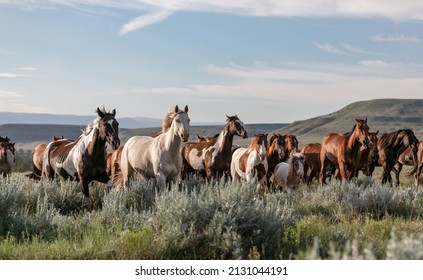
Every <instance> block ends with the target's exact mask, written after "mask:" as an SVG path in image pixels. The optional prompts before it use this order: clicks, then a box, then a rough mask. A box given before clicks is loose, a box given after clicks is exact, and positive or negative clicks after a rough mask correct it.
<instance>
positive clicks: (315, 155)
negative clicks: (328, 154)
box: [300, 143, 322, 185]
mask: <svg viewBox="0 0 423 280" xmlns="http://www.w3.org/2000/svg"><path fill="white" fill-rule="evenodd" d="M321 148H322V144H320V143H309V144H307V145H305V146H304V147H303V148H302V149H301V152H300V153H301V154H302V155H303V156H304V182H305V183H306V184H307V185H310V184H311V181H313V179H314V178H317V179H319V172H320V150H321Z"/></svg>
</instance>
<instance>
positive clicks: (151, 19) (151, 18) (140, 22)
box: [119, 10, 174, 35]
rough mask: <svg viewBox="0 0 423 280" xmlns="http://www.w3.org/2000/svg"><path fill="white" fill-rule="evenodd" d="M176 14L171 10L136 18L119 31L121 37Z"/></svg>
mask: <svg viewBox="0 0 423 280" xmlns="http://www.w3.org/2000/svg"><path fill="white" fill-rule="evenodd" d="M173 13H174V11H170V10H162V11H159V12H152V13H147V14H145V15H142V16H140V17H136V18H134V19H133V20H131V21H130V22H128V23H126V24H125V25H124V26H122V28H121V29H120V31H119V35H124V34H127V33H129V32H131V31H134V30H137V29H140V28H143V27H146V26H148V25H151V24H154V23H156V22H159V21H162V20H164V19H165V18H168V17H169V16H171V15H172V14H173Z"/></svg>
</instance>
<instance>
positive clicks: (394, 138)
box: [369, 129, 419, 185]
mask: <svg viewBox="0 0 423 280" xmlns="http://www.w3.org/2000/svg"><path fill="white" fill-rule="evenodd" d="M418 145H419V140H417V138H416V136H415V135H414V132H413V131H412V130H411V129H400V130H397V131H394V132H391V133H384V134H382V135H381V136H378V141H377V148H378V150H379V153H378V154H379V160H378V162H377V164H376V163H373V164H371V165H370V171H369V172H370V174H372V173H373V170H374V168H375V166H382V168H383V177H382V183H383V184H385V183H386V182H388V183H389V184H391V185H392V176H391V171H392V170H393V168H394V166H395V164H396V163H397V162H398V158H399V157H400V155H401V154H402V153H403V152H404V151H405V150H406V149H407V148H408V147H410V149H411V157H412V159H413V162H414V166H413V170H412V171H411V172H410V173H411V174H413V173H415V172H416V170H417V168H418V162H417V149H418ZM416 176H417V174H416ZM397 183H399V181H398V182H397ZM415 184H416V185H418V178H415Z"/></svg>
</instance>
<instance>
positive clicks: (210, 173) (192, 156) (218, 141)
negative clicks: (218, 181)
mask: <svg viewBox="0 0 423 280" xmlns="http://www.w3.org/2000/svg"><path fill="white" fill-rule="evenodd" d="M226 117H227V118H228V119H227V120H226V125H225V126H224V127H223V129H222V131H221V132H220V134H219V136H218V137H217V138H214V139H212V140H210V141H209V142H202V143H187V144H185V145H184V146H183V147H182V158H183V166H182V170H181V178H182V179H185V178H186V177H187V175H188V173H192V172H199V173H200V174H202V176H203V177H207V178H208V179H211V178H212V177H214V176H216V175H217V174H219V173H220V174H226V173H227V172H228V171H229V169H230V165H231V157H232V143H233V139H234V136H235V135H238V136H241V137H242V138H247V131H246V130H245V128H244V124H243V122H242V121H241V120H240V119H239V118H238V116H236V115H235V116H232V117H228V116H226Z"/></svg>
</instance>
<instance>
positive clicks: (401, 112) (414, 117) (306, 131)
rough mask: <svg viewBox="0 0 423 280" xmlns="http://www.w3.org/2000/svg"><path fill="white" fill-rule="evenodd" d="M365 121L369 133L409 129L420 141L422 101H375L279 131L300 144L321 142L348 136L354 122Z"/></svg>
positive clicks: (359, 103) (421, 133) (356, 103)
mask: <svg viewBox="0 0 423 280" xmlns="http://www.w3.org/2000/svg"><path fill="white" fill-rule="evenodd" d="M365 117H367V123H368V125H369V127H370V131H376V130H378V129H379V131H380V132H379V133H380V134H381V133H385V132H392V131H395V130H398V129H402V128H410V129H412V130H413V131H414V133H415V134H416V136H417V138H419V139H421V138H423V99H375V100H370V101H359V102H355V103H351V104H350V105H348V106H346V107H344V108H342V109H341V110H339V111H336V112H333V113H331V114H327V115H323V116H318V117H315V118H311V119H308V120H303V121H296V122H294V123H292V124H290V125H288V126H285V127H283V128H282V129H280V130H278V132H281V133H288V132H289V133H293V134H295V135H297V137H298V138H300V139H299V140H300V144H306V143H311V142H321V141H322V139H323V137H324V136H325V135H327V134H328V133H330V132H348V131H350V130H351V129H352V127H353V125H354V124H355V121H354V120H355V119H356V118H358V119H363V118H365Z"/></svg>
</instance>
